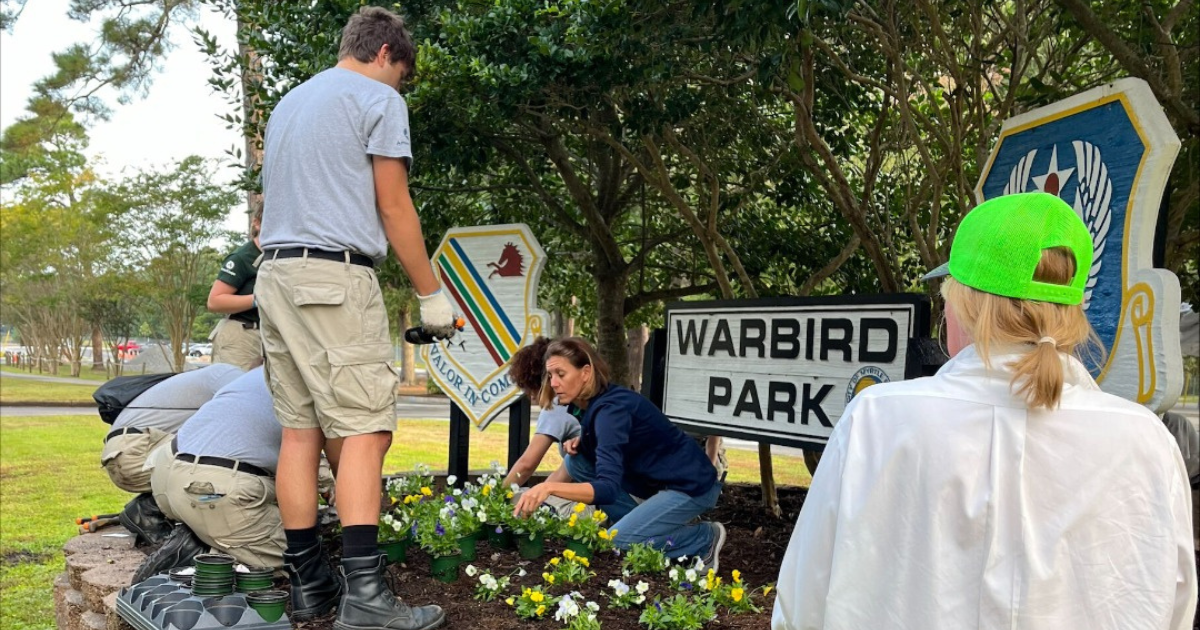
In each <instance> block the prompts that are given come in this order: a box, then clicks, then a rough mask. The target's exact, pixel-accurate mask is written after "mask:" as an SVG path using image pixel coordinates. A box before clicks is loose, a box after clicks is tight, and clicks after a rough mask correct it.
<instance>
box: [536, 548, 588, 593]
mask: <svg viewBox="0 0 1200 630" xmlns="http://www.w3.org/2000/svg"><path fill="white" fill-rule="evenodd" d="M591 566H592V562H591V560H588V559H587V558H585V557H583V556H581V555H579V554H577V553H575V552H574V551H571V550H570V549H567V550H566V551H563V553H562V557H561V558H557V557H556V558H550V562H548V563H546V570H545V571H544V572H543V573H542V579H544V580H546V583H547V584H550V585H555V584H583V583H584V582H586V581H587V580H588V578H590V577H592V576H593V575H596V574H595V573H593V572H592V570H591Z"/></svg>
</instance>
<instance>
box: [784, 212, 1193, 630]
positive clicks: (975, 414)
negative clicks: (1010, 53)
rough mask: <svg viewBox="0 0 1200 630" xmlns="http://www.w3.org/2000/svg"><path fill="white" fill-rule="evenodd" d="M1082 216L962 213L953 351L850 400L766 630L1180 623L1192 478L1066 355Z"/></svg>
mask: <svg viewBox="0 0 1200 630" xmlns="http://www.w3.org/2000/svg"><path fill="white" fill-rule="evenodd" d="M1092 256H1093V252H1092V242H1091V238H1090V236H1089V234H1088V231H1087V228H1086V227H1085V226H1084V225H1083V223H1082V221H1080V219H1079V218H1078V217H1077V216H1076V215H1075V213H1074V211H1073V210H1072V209H1071V207H1070V206H1068V205H1067V204H1066V203H1064V202H1063V201H1061V200H1060V199H1058V198H1057V197H1055V196H1053V195H1049V194H1045V193H1024V194H1018V195H1010V196H1005V197H999V198H996V199H992V200H989V201H987V202H985V203H983V204H980V205H979V206H978V207H977V208H975V209H974V210H973V211H972V212H970V213H969V214H968V215H967V216H966V217H965V218H964V219H963V222H962V224H961V226H960V227H959V229H958V232H957V235H956V237H955V240H954V243H953V246H952V248H951V252H950V262H949V263H948V265H945V266H943V267H942V268H939V269H937V270H934V271H933V272H931V273H930V274H929V275H928V276H927V278H931V277H940V276H945V275H948V276H949V277H948V278H947V279H946V280H945V281H944V284H943V286H942V295H943V296H944V297H945V299H946V332H947V345H948V349H949V351H950V354H951V356H952V359H951V360H950V361H949V362H948V363H946V365H945V366H943V367H942V369H941V370H939V371H938V373H937V374H936V375H935V376H933V377H930V378H923V379H916V380H912V381H905V382H898V383H886V384H880V385H876V386H873V387H871V388H869V389H866V390H864V391H863V392H861V393H860V394H859V395H858V396H857V397H855V399H854V400H853V401H851V403H850V404H849V405H848V406H847V407H846V411H845V414H844V415H843V416H842V418H841V419H840V420H839V421H838V423H837V425H836V427H835V428H834V431H833V434H832V436H831V437H830V440H829V444H828V445H827V447H826V449H825V454H824V457H823V459H822V461H821V466H820V468H819V469H818V471H817V473H816V475H815V477H814V478H813V482H812V486H811V488H810V489H809V493H808V497H807V499H806V500H805V502H804V507H803V509H802V510H801V512H800V516H799V519H798V521H797V523H796V529H795V531H794V532H793V534H792V539H791V543H790V544H789V546H788V549H787V552H786V554H785V555H784V559H783V563H782V566H781V568H780V574H779V581H778V596H777V599H776V602H775V609H774V614H773V617H772V628H773V630H803V629H810V628H822V629H826V630H836V629H846V630H860V629H864V628H872V629H873V628H889V629H913V630H917V629H919V630H939V629H945V630H951V629H953V630H962V629H965V628H989V629H990V628H996V629H999V628H1005V629H1008V630H1013V629H1019V630H1035V629H1046V630H1076V629H1077V630H1108V629H1112V630H1117V629H1120V630H1131V629H1142V628H1144V629H1147V630H1149V629H1156V630H1157V629H1171V630H1178V629H1183V628H1191V627H1192V621H1193V617H1194V615H1195V610H1196V565H1195V555H1194V549H1193V541H1192V521H1191V514H1192V507H1191V491H1190V488H1189V485H1188V477H1187V472H1186V470H1185V467H1184V463H1183V460H1182V458H1181V457H1180V454H1179V449H1178V448H1177V447H1176V446H1175V444H1174V442H1173V441H1172V438H1171V436H1170V434H1169V433H1168V432H1167V430H1166V429H1165V428H1164V427H1163V424H1162V422H1160V421H1159V420H1158V418H1157V417H1156V416H1155V415H1154V414H1153V413H1151V412H1150V411H1149V410H1147V409H1145V408H1144V407H1141V406H1139V405H1137V404H1134V403H1132V402H1129V401H1127V400H1124V399H1121V398H1118V397H1116V396H1112V395H1110V394H1106V393H1104V392H1102V391H1100V389H1099V388H1098V387H1097V385H1096V383H1095V381H1094V380H1093V379H1092V377H1091V376H1090V374H1089V373H1088V370H1087V369H1086V368H1085V367H1084V365H1083V364H1082V363H1081V362H1080V361H1079V359H1078V358H1077V357H1076V356H1075V355H1076V354H1077V352H1078V351H1086V350H1087V349H1088V348H1089V347H1094V345H1093V344H1094V340H1095V335H1094V333H1093V332H1092V330H1091V327H1090V326H1089V324H1088V322H1087V319H1086V317H1085V316H1084V312H1083V308H1082V306H1081V304H1082V301H1083V290H1084V287H1085V285H1086V283H1087V279H1088V273H1089V270H1090V268H1091V264H1092Z"/></svg>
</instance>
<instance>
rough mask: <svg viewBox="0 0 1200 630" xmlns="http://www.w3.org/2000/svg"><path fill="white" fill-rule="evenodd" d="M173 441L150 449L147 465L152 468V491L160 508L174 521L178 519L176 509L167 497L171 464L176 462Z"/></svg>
mask: <svg viewBox="0 0 1200 630" xmlns="http://www.w3.org/2000/svg"><path fill="white" fill-rule="evenodd" d="M171 445H172V442H166V443H164V444H162V445H161V446H159V447H158V448H156V449H154V450H153V451H150V456H149V457H148V458H147V459H146V467H147V468H149V469H150V492H151V493H152V494H153V495H154V502H155V503H157V504H158V509H160V510H162V513H163V514H165V515H166V517H167V518H169V519H171V520H172V521H178V520H179V517H178V516H176V515H175V510H173V509H171V499H170V498H169V497H167V487H168V486H167V479H168V478H170V476H171V464H172V463H174V462H175V449H174V448H171Z"/></svg>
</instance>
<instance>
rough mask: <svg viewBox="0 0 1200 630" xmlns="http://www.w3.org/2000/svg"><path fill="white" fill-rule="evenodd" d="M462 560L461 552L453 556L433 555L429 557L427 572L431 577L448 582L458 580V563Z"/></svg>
mask: <svg viewBox="0 0 1200 630" xmlns="http://www.w3.org/2000/svg"><path fill="white" fill-rule="evenodd" d="M461 562H462V555H461V554H454V555H453V556H433V557H432V558H430V559H429V574H430V575H432V576H433V579H435V580H437V581H439V582H444V583H446V584H450V583H451V582H457V581H458V565H459V564H460V563H461Z"/></svg>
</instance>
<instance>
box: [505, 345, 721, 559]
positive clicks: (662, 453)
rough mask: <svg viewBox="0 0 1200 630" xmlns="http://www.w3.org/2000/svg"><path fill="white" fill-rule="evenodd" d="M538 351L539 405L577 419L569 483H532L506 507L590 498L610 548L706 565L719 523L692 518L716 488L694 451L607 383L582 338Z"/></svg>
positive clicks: (715, 548) (634, 397)
mask: <svg viewBox="0 0 1200 630" xmlns="http://www.w3.org/2000/svg"><path fill="white" fill-rule="evenodd" d="M545 356H546V377H545V381H544V384H543V387H542V391H541V401H540V403H541V404H542V406H546V405H547V404H549V403H551V402H552V401H553V399H554V398H555V397H557V398H558V402H559V404H564V405H567V406H568V409H569V410H570V411H571V412H572V413H574V414H576V416H577V417H580V418H581V420H580V424H581V425H582V430H583V432H582V434H581V436H580V437H579V438H578V440H577V441H571V442H568V443H567V444H566V447H567V452H568V453H569V455H568V457H567V459H566V464H567V469H568V471H569V472H570V473H571V478H572V479H574V480H575V481H576V483H562V482H546V483H542V484H538V485H536V486H534V487H532V488H530V489H529V490H528V491H527V492H526V493H525V494H523V495H522V496H521V498H520V499H519V500H518V502H517V506H516V510H515V512H516V513H517V514H529V513H531V512H532V511H533V510H535V509H537V507H538V506H539V505H541V504H542V502H543V501H545V499H546V497H548V496H556V497H561V498H563V499H567V500H570V501H578V502H581V503H589V504H595V505H596V506H597V507H599V508H600V509H602V510H604V511H605V512H606V513H607V514H609V517H610V519H611V523H612V525H611V529H612V530H615V532H616V535H615V537H614V539H613V540H614V542H615V544H616V546H617V548H619V549H627V548H628V547H629V546H630V545H632V544H633V543H646V544H652V545H654V546H655V547H658V548H660V549H662V550H663V551H664V552H666V554H667V556H668V557H671V558H677V557H680V556H689V557H693V556H694V557H700V558H701V559H703V561H704V563H705V565H706V566H707V567H709V568H713V569H715V568H716V567H717V560H718V554H719V553H720V551H721V547H722V546H723V545H724V544H725V527H724V525H722V524H721V523H715V522H712V523H710V522H704V521H698V522H692V521H693V519H695V517H697V516H699V515H700V514H703V513H704V512H706V511H708V510H710V509H712V508H713V506H715V505H716V504H717V498H718V497H719V496H720V494H721V483H719V482H718V481H717V476H716V471H715V470H714V469H713V466H712V462H711V461H709V459H708V457H707V456H706V455H705V454H704V451H703V450H702V449H701V448H700V447H699V446H698V445H697V444H696V442H695V441H694V440H693V439H691V438H690V437H688V436H687V435H686V434H684V432H683V431H681V430H679V429H678V428H677V427H675V425H673V424H671V422H670V420H668V419H667V417H666V416H664V415H663V413H662V412H661V411H659V410H658V408H657V407H655V406H654V404H653V403H651V402H650V401H649V400H647V399H646V398H644V397H642V396H641V395H640V394H638V393H636V392H633V391H630V390H629V389H626V388H624V387H621V386H619V385H614V384H612V383H610V382H609V375H608V366H607V365H606V364H605V363H604V361H603V360H602V359H601V358H600V356H599V354H598V353H597V352H596V349H595V348H593V347H592V346H591V344H589V343H588V342H586V341H584V340H582V339H579V338H576V337H571V338H567V339H560V340H557V341H554V342H552V343H551V344H550V345H549V346H548V347H547V349H546V355H545ZM635 497H636V498H635ZM641 499H644V500H642V501H640V503H639V500H641Z"/></svg>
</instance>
